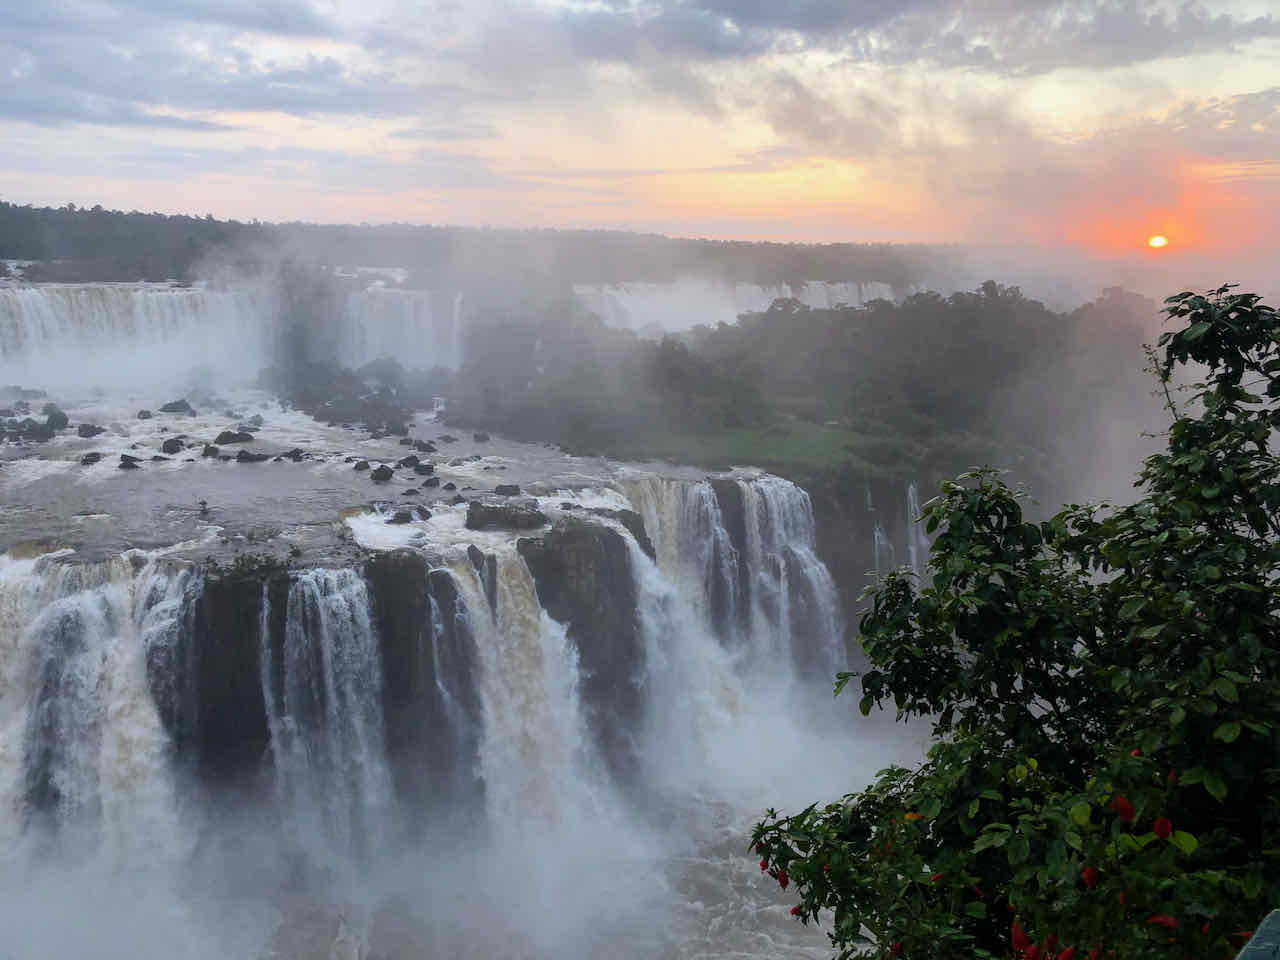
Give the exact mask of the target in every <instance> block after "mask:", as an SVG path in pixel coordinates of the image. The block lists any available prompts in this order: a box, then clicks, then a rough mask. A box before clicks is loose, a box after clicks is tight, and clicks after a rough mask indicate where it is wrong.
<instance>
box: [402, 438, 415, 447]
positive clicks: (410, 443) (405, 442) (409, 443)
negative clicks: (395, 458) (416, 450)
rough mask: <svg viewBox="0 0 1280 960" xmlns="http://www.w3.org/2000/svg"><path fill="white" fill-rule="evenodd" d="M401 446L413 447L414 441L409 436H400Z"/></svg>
mask: <svg viewBox="0 0 1280 960" xmlns="http://www.w3.org/2000/svg"><path fill="white" fill-rule="evenodd" d="M400 446H402V447H412V446H413V441H412V440H411V439H409V438H408V437H401V438H400Z"/></svg>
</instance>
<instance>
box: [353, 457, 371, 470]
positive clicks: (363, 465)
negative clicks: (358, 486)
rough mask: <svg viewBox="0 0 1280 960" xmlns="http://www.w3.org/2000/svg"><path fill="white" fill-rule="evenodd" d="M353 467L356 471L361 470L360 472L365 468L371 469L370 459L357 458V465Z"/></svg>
mask: <svg viewBox="0 0 1280 960" xmlns="http://www.w3.org/2000/svg"><path fill="white" fill-rule="evenodd" d="M352 469H353V470H355V471H357V472H359V473H363V472H364V471H365V470H368V469H369V461H368V460H357V461H356V465H355V466H354V467H352Z"/></svg>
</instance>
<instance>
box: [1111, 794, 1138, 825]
mask: <svg viewBox="0 0 1280 960" xmlns="http://www.w3.org/2000/svg"><path fill="white" fill-rule="evenodd" d="M1108 806H1109V809H1111V810H1114V811H1115V812H1116V815H1117V816H1119V817H1120V819H1121V820H1123V821H1124V822H1125V823H1133V804H1132V803H1130V802H1129V798H1128V797H1126V796H1125V795H1124V794H1122V793H1118V794H1116V795H1115V796H1114V797H1112V798H1111V803H1110V804H1109V805H1108Z"/></svg>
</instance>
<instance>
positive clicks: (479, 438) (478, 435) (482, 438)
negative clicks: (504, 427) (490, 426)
mask: <svg viewBox="0 0 1280 960" xmlns="http://www.w3.org/2000/svg"><path fill="white" fill-rule="evenodd" d="M471 439H472V440H474V441H475V442H476V443H488V442H489V435H488V434H487V433H485V432H484V431H483V430H477V431H476V432H475V433H473V434H472V435H471Z"/></svg>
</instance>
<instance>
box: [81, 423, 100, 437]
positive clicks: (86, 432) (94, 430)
mask: <svg viewBox="0 0 1280 960" xmlns="http://www.w3.org/2000/svg"><path fill="white" fill-rule="evenodd" d="M106 432H107V428H106V427H99V426H95V425H94V424H92V423H82V424H80V425H79V426H78V427H76V436H78V437H82V438H83V439H85V440H89V439H91V438H93V437H96V436H97V435H98V434H100V433H106Z"/></svg>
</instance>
